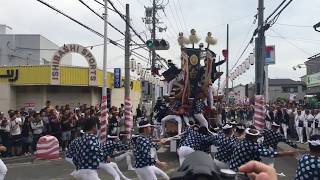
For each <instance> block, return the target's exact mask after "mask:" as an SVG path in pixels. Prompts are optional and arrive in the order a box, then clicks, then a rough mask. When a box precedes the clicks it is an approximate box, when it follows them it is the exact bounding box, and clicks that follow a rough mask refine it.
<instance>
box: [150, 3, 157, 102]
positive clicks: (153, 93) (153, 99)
mask: <svg viewBox="0 0 320 180" xmlns="http://www.w3.org/2000/svg"><path fill="white" fill-rule="evenodd" d="M156 11H157V4H156V0H153V1H152V30H151V39H152V42H153V43H154V42H155V41H156ZM155 64H156V49H155V46H154V44H153V48H152V61H151V75H153V70H154V68H155ZM151 87H152V88H151V94H152V108H153V107H154V105H155V102H156V97H155V94H156V93H155V90H156V88H155V85H153V84H151Z"/></svg>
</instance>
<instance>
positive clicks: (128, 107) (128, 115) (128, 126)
mask: <svg viewBox="0 0 320 180" xmlns="http://www.w3.org/2000/svg"><path fill="white" fill-rule="evenodd" d="M124 120H125V121H124V126H125V130H126V132H127V133H128V134H131V131H132V127H133V113H132V104H131V99H130V97H126V98H125V100H124ZM128 137H129V136H128Z"/></svg>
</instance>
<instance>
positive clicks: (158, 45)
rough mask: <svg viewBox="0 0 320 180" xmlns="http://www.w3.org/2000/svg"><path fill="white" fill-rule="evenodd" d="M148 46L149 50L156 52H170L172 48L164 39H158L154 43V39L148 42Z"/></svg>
mask: <svg viewBox="0 0 320 180" xmlns="http://www.w3.org/2000/svg"><path fill="white" fill-rule="evenodd" d="M146 46H147V47H148V48H149V49H153V48H154V49H155V50H168V49H169V48H170V45H169V42H168V41H166V40H164V39H156V40H155V41H154V42H153V41H152V39H149V40H147V42H146Z"/></svg>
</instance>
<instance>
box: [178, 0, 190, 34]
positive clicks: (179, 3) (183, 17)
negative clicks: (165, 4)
mask: <svg viewBox="0 0 320 180" xmlns="http://www.w3.org/2000/svg"><path fill="white" fill-rule="evenodd" d="M178 6H179V9H180V13H181V16H182V20H183V24H184V26H185V28H186V29H187V27H188V26H187V23H186V21H185V16H184V14H183V11H182V8H181V2H180V0H178Z"/></svg>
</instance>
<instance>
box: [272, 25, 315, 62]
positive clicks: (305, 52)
mask: <svg viewBox="0 0 320 180" xmlns="http://www.w3.org/2000/svg"><path fill="white" fill-rule="evenodd" d="M271 31H272V32H274V33H276V34H278V35H279V36H280V37H281V38H282V39H283V40H285V41H287V42H288V43H289V44H291V45H292V46H294V47H295V48H297V49H298V50H300V51H301V52H303V53H304V54H307V55H309V56H312V54H311V53H309V52H307V51H306V50H304V49H302V48H300V47H299V46H297V45H296V44H295V43H292V42H291V41H289V40H288V39H287V38H286V37H284V36H282V35H281V34H280V33H278V32H277V31H275V30H274V29H272V28H271Z"/></svg>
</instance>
